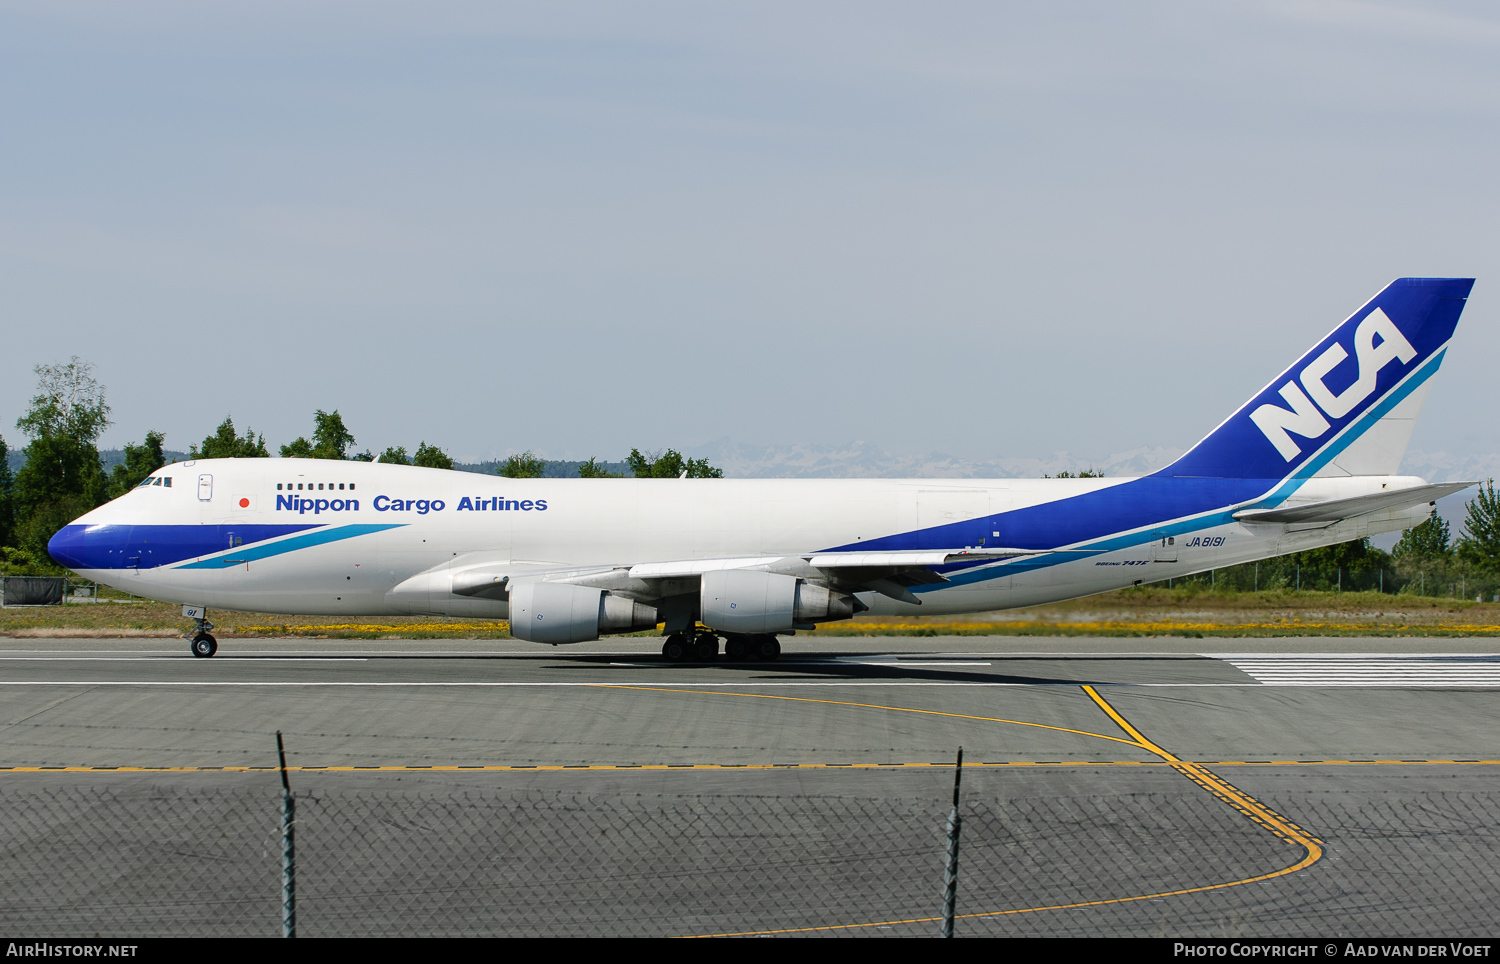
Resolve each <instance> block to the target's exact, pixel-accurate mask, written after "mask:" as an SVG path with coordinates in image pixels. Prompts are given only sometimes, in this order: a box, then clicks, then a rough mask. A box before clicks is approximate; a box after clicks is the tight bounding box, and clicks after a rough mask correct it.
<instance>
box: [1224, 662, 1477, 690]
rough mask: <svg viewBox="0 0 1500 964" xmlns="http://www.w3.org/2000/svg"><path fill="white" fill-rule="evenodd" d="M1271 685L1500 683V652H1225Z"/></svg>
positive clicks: (1238, 666)
mask: <svg viewBox="0 0 1500 964" xmlns="http://www.w3.org/2000/svg"><path fill="white" fill-rule="evenodd" d="M1216 658H1218V659H1222V660H1224V661H1225V662H1227V663H1229V664H1231V665H1232V666H1234V667H1235V668H1236V669H1239V670H1241V671H1242V672H1244V673H1246V674H1247V675H1249V676H1250V677H1252V678H1253V679H1255V680H1256V681H1257V682H1259V683H1262V684H1264V685H1266V686H1367V687H1375V686H1382V687H1417V686H1420V687H1447V688H1450V689H1452V688H1465V687H1500V656H1497V655H1474V654H1436V653H1400V654H1390V653H1385V654H1379V655H1377V654H1363V653H1339V654H1332V653H1303V654H1297V655H1286V656H1259V655H1257V656H1244V655H1221V656H1217V657H1216Z"/></svg>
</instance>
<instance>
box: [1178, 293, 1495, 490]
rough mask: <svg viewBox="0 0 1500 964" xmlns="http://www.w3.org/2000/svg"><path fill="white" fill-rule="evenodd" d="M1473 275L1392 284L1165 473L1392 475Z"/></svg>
mask: <svg viewBox="0 0 1500 964" xmlns="http://www.w3.org/2000/svg"><path fill="white" fill-rule="evenodd" d="M1473 286H1474V279H1472V278H1400V279H1397V280H1396V281H1393V282H1391V283H1390V284H1389V285H1387V286H1386V288H1385V289H1384V290H1383V291H1381V292H1380V293H1379V294H1378V295H1376V296H1375V297H1374V298H1372V299H1370V301H1369V303H1367V304H1366V305H1365V306H1364V307H1362V308H1360V309H1359V310H1358V311H1356V312H1355V313H1354V314H1352V315H1350V316H1349V318H1348V319H1347V320H1346V321H1344V323H1343V324H1341V325H1339V326H1338V327H1337V328H1335V329H1334V330H1333V331H1332V332H1331V333H1330V334H1329V335H1328V337H1326V338H1324V339H1323V340H1322V341H1320V342H1318V344H1317V345H1316V346H1314V347H1313V348H1312V350H1311V351H1309V352H1307V354H1305V355H1303V356H1302V357H1301V358H1299V359H1297V361H1296V363H1294V364H1293V365H1291V366H1290V367H1289V368H1287V369H1286V370H1285V371H1283V372H1282V373H1281V374H1280V375H1278V376H1276V378H1274V379H1272V381H1271V383H1270V384H1269V385H1267V386H1266V387H1265V388H1264V389H1262V390H1261V391H1260V392H1259V393H1258V394H1257V395H1256V396H1255V397H1254V398H1252V399H1250V401H1248V402H1246V403H1245V404H1244V405H1242V406H1241V407H1240V408H1239V410H1238V411H1236V412H1235V413H1234V414H1233V415H1231V416H1229V418H1227V419H1225V420H1224V422H1223V423H1222V424H1220V425H1219V427H1218V428H1216V429H1214V430H1213V431H1212V432H1210V433H1209V434H1208V436H1207V437H1206V438H1204V439H1203V441H1201V442H1199V443H1198V444H1197V445H1195V446H1193V448H1192V450H1191V451H1189V452H1188V453H1187V454H1186V455H1184V456H1183V457H1182V458H1180V459H1178V460H1177V461H1176V462H1173V463H1172V464H1171V465H1169V466H1167V467H1166V468H1165V469H1162V470H1161V471H1160V472H1158V473H1157V474H1158V475H1163V476H1200V477H1210V478H1257V479H1282V478H1288V477H1293V476H1295V477H1299V478H1310V477H1312V476H1320V475H1322V476H1327V475H1394V474H1395V473H1396V470H1397V468H1398V467H1399V466H1400V463H1401V457H1402V456H1403V455H1404V454H1405V452H1406V444H1407V442H1408V441H1410V439H1411V432H1412V427H1413V425H1414V424H1415V422H1416V418H1417V415H1418V414H1419V413H1420V412H1421V409H1422V402H1423V401H1424V400H1425V399H1426V397H1427V389H1428V388H1429V387H1430V379H1431V378H1432V376H1433V374H1434V373H1436V372H1437V369H1438V366H1439V365H1441V364H1442V360H1443V354H1444V352H1445V351H1446V350H1447V347H1448V342H1449V340H1450V339H1452V337H1453V329H1454V327H1455V326H1456V325H1457V324H1458V316H1459V315H1460V314H1461V313H1462V312H1463V309H1464V303H1465V301H1466V299H1467V298H1468V297H1469V290H1470V289H1471V288H1472V287H1473Z"/></svg>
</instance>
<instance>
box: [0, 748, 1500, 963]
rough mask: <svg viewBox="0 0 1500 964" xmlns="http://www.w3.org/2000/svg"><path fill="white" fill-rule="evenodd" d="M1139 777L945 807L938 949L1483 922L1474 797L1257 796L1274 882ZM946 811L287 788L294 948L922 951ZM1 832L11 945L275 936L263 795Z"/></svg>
mask: <svg viewBox="0 0 1500 964" xmlns="http://www.w3.org/2000/svg"><path fill="white" fill-rule="evenodd" d="M1090 779H1091V780H1093V781H1095V782H1097V771H1096V772H1095V774H1094V776H1093V777H1091V778H1090ZM1161 781H1162V782H1161V784H1160V785H1161V786H1163V787H1169V786H1170V787H1173V788H1174V789H1170V790H1166V791H1164V792H1140V793H1118V794H1100V793H1080V794H1069V795H1046V796H1024V795H1022V796H1003V795H997V794H996V793H994V792H993V791H992V790H979V791H977V792H975V793H972V794H966V798H965V800H964V801H963V804H962V806H961V809H962V812H963V840H962V844H963V846H962V855H961V860H960V866H959V883H958V891H957V911H958V915H959V919H958V921H957V932H958V934H959V936H964V935H974V934H988V935H1007V934H1028V935H1037V934H1055V935H1088V936H1101V935H1111V934H1114V935H1124V934H1135V935H1144V936H1151V935H1157V936H1177V935H1193V936H1242V935H1293V934H1298V933H1316V934H1320V935H1333V934H1338V933H1354V934H1360V935H1365V936H1373V935H1377V934H1395V935H1414V934H1423V935H1431V934H1444V935H1449V936H1460V935H1464V934H1483V933H1485V932H1487V931H1489V930H1491V929H1492V928H1493V922H1494V920H1495V915H1496V911H1497V909H1500V871H1497V870H1496V869H1495V868H1496V867H1497V866H1500V864H1497V861H1496V858H1497V857H1500V834H1497V830H1496V828H1497V825H1500V798H1497V797H1496V796H1495V795H1493V794H1489V793H1479V792H1472V791H1465V792H1459V791H1439V792H1411V793H1407V794H1404V795H1402V794H1397V795H1392V794H1377V795H1373V796H1371V795H1358V794H1353V795H1351V794H1349V793H1344V794H1338V793H1331V792H1330V793H1320V792H1316V791H1303V792H1299V793H1291V792H1288V793H1284V794H1282V795H1281V796H1280V798H1279V799H1275V800H1272V801H1269V802H1270V803H1271V804H1272V805H1274V806H1276V807H1278V808H1279V809H1281V810H1282V811H1283V812H1286V813H1288V815H1289V818H1291V819H1294V820H1295V821H1296V822H1297V823H1298V824H1299V825H1300V826H1302V827H1304V828H1306V829H1307V831H1308V832H1309V833H1310V834H1313V835H1315V836H1316V838H1317V839H1318V841H1319V846H1320V848H1321V859H1319V860H1317V861H1315V862H1313V863H1311V864H1310V865H1308V866H1304V867H1301V868H1300V869H1295V870H1293V869H1292V868H1295V867H1296V866H1297V865H1298V863H1299V862H1304V863H1305V862H1306V860H1307V857H1308V855H1309V852H1310V851H1309V848H1305V847H1303V846H1301V845H1298V844H1297V843H1295V842H1294V841H1292V840H1289V839H1287V838H1286V837H1285V836H1284V835H1278V834H1277V833H1274V832H1271V831H1269V830H1268V829H1267V827H1266V826H1265V825H1264V824H1263V823H1262V822H1257V821H1255V820H1252V819H1247V817H1246V816H1245V815H1244V814H1242V813H1241V812H1240V811H1239V810H1237V809H1236V808H1235V807H1234V806H1226V805H1225V801H1224V800H1222V799H1219V798H1217V797H1215V796H1214V795H1212V794H1210V793H1205V792H1203V791H1202V790H1200V789H1198V788H1196V787H1193V786H1191V785H1185V784H1186V781H1183V780H1181V778H1180V777H1177V776H1176V775H1175V774H1173V773H1172V772H1171V771H1164V772H1162V774H1161ZM949 803H950V801H948V800H945V799H939V800H923V801H914V800H899V799H892V800H887V799H867V798H847V797H836V796H834V797H830V796H807V797H795V798H789V797H785V796H774V797H773V796H764V797H762V796H681V795H676V796H673V795H662V796H650V795H629V794H622V793H613V794H571V793H566V792H543V791H539V790H502V789H490V790H456V791H455V790H425V791H368V790H347V791H346V790H340V789H335V788H328V787H326V786H325V787H321V788H315V789H312V790H303V791H301V792H299V793H298V794H297V798H296V804H297V807H296V845H297V847H296V895H297V925H298V926H297V933H298V935H299V936H337V935H347V936H396V935H403V936H412V935H518V936H519V935H528V936H544V935H558V936H561V935H570V936H571V935H598V936H604V935H620V936H631V935H634V936H671V935H706V934H739V933H802V934H844V935H867V936H875V935H892V934H896V935H936V934H937V933H938V930H939V922H938V920H937V918H938V917H939V915H940V912H941V905H942V900H943V873H944V868H945V864H946V860H945V855H944V854H945V843H946V841H945V834H944V823H945V820H946V818H947V815H948V807H949ZM0 841H3V852H0V927H3V928H5V929H6V930H8V931H9V932H11V933H25V934H27V935H31V936H37V937H42V936H59V937H62V936H90V935H94V934H99V935H103V936H121V937H122V936H131V935H140V936H154V935H226V936H227V935H245V936H253V935H259V936H275V935H278V934H280V933H281V925H282V917H281V912H282V905H281V894H282V879H281V874H282V862H281V859H282V850H281V844H282V835H281V792H280V788H279V787H276V788H274V789H273V788H272V787H270V786H266V785H261V786H257V787H254V788H251V787H244V788H237V789H218V790H214V791H212V792H200V793H192V792H183V791H181V790H178V789H171V790H163V789H153V788H149V787H132V786H128V785H127V786H121V787H111V788H81V787H68V788H63V789H29V790H28V789H18V788H16V787H14V786H11V787H6V788H0ZM1037 908H1052V909H1037ZM974 915H990V916H974Z"/></svg>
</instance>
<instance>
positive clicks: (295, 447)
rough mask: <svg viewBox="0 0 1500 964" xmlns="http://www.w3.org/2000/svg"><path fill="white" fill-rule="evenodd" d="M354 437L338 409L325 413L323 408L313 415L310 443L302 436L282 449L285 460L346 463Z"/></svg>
mask: <svg viewBox="0 0 1500 964" xmlns="http://www.w3.org/2000/svg"><path fill="white" fill-rule="evenodd" d="M353 444H354V436H353V435H352V434H350V432H349V429H347V428H346V427H345V426H344V418H343V416H342V415H340V414H339V410H338V409H334V410H333V411H331V412H325V411H323V410H322V409H321V408H320V409H318V410H317V411H316V412H314V413H313V437H312V441H311V442H309V441H308V440H307V439H305V438H302V437H301V436H299V437H297V438H295V439H293V440H292V441H291V442H289V443H287V444H286V445H283V446H282V447H281V457H282V458H284V459H333V460H335V461H344V460H345V459H347V458H348V455H347V454H346V453H347V452H348V451H349V447H350V446H351V445H353Z"/></svg>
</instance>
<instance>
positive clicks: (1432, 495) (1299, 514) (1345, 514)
mask: <svg viewBox="0 0 1500 964" xmlns="http://www.w3.org/2000/svg"><path fill="white" fill-rule="evenodd" d="M1478 484H1479V483H1477V482H1439V483H1437V484H1435V485H1417V486H1413V487H1411V488H1409V489H1396V490H1394V491H1390V492H1376V493H1374V494H1373V495H1357V496H1354V497H1353V498H1352V499H1330V500H1328V501H1326V502H1309V503H1304V504H1302V505H1284V506H1281V507H1279V508H1275V509H1245V510H1244V511H1241V512H1236V513H1235V514H1234V518H1235V520H1236V521H1238V522H1338V521H1339V520H1341V519H1347V518H1350V517H1351V516H1357V515H1364V514H1365V513H1367V512H1379V511H1380V510H1381V509H1404V508H1407V507H1408V506H1413V505H1421V504H1423V503H1424V502H1436V501H1437V500H1438V499H1441V498H1442V497H1443V496H1445V495H1452V494H1453V493H1454V492H1461V491H1463V490H1464V489H1467V488H1468V487H1469V486H1471V485H1478Z"/></svg>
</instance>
